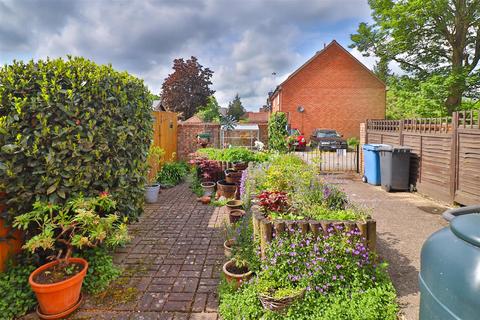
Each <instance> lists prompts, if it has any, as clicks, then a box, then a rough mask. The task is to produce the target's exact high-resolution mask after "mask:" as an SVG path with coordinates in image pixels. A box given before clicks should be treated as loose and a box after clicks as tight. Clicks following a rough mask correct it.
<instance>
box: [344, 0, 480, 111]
mask: <svg viewBox="0 0 480 320" xmlns="http://www.w3.org/2000/svg"><path fill="white" fill-rule="evenodd" d="M368 2H369V4H370V7H371V9H372V11H373V12H372V17H373V21H374V23H373V24H371V25H369V24H367V23H361V24H360V25H359V27H358V30H357V33H356V34H353V35H352V36H351V39H352V41H353V45H352V46H351V47H356V48H357V49H358V50H359V51H360V52H362V53H363V54H364V55H365V56H368V55H372V54H373V55H375V56H377V57H379V58H380V61H381V62H382V63H383V68H385V67H384V66H385V63H386V61H396V62H397V63H398V64H399V65H400V67H401V68H402V69H403V70H404V71H405V73H406V75H407V76H408V77H410V79H411V80H416V81H419V82H425V81H427V82H435V83H437V82H438V80H439V79H441V81H442V83H443V84H442V86H445V87H446V90H447V91H446V93H447V94H446V97H445V99H444V101H443V105H444V111H445V113H448V114H451V113H452V112H453V111H456V110H458V109H460V108H461V103H462V98H463V97H467V98H473V99H478V98H479V97H480V91H479V90H480V70H479V68H477V65H478V62H479V60H480V0H369V1H368ZM381 68H382V66H378V67H377V69H381ZM432 79H433V80H432Z"/></svg>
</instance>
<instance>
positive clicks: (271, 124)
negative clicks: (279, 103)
mask: <svg viewBox="0 0 480 320" xmlns="http://www.w3.org/2000/svg"><path fill="white" fill-rule="evenodd" d="M287 125H288V119H287V115H286V114H285V113H283V112H274V113H272V115H271V116H270V119H269V120H268V148H269V149H270V150H273V151H278V152H282V153H285V152H287V151H288V141H287V138H288V131H287Z"/></svg>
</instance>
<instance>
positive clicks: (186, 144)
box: [177, 122, 268, 160]
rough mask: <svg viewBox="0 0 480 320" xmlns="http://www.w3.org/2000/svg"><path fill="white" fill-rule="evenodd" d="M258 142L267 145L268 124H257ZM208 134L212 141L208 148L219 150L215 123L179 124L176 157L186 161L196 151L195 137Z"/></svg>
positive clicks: (218, 134) (218, 133) (218, 131)
mask: <svg viewBox="0 0 480 320" xmlns="http://www.w3.org/2000/svg"><path fill="white" fill-rule="evenodd" d="M258 127H259V136H260V141H262V142H263V143H264V144H265V146H267V145H268V124H267V123H258ZM204 132H210V133H211V136H212V141H211V143H210V145H209V147H215V148H220V125H219V124H216V123H188V122H187V123H179V124H178V135H177V156H178V159H179V160H186V159H188V155H189V154H190V153H193V152H195V151H197V149H198V148H199V147H200V146H199V145H198V144H197V135H198V134H200V133H204Z"/></svg>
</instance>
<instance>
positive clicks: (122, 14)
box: [0, 0, 373, 110]
mask: <svg viewBox="0 0 480 320" xmlns="http://www.w3.org/2000/svg"><path fill="white" fill-rule="evenodd" d="M369 15H370V11H369V7H368V4H367V0H137V1H134V0H131V1H127V0H116V1H113V0H75V1H74V0H37V1H34V0H0V63H1V64H4V63H9V62H11V61H12V60H13V59H17V60H19V59H23V60H28V59H32V58H33V59H39V58H45V57H47V56H49V57H62V56H65V55H67V54H72V55H81V56H84V57H87V58H89V59H92V60H94V61H96V62H97V63H102V64H104V63H112V65H113V66H114V67H115V68H117V69H120V70H127V71H128V72H130V73H132V74H134V75H136V76H138V77H140V78H143V79H144V80H145V82H146V84H147V85H148V86H149V88H150V90H151V91H152V92H153V93H159V92H160V88H161V85H162V82H163V80H164V79H165V77H166V76H167V75H168V73H170V72H171V66H172V60H173V59H174V58H177V57H184V58H188V57H190V56H192V55H194V56H196V57H197V58H198V59H199V61H200V63H201V64H202V65H204V66H208V67H209V68H210V69H212V70H213V71H214V78H213V83H214V85H213V88H214V89H215V90H216V93H215V96H216V97H217V99H218V101H219V102H220V104H221V105H222V106H226V105H227V104H228V101H229V100H231V99H232V98H233V97H234V95H235V94H236V93H238V94H239V95H240V97H241V98H242V101H243V104H244V106H246V107H247V109H249V110H256V109H258V108H259V107H260V106H262V105H263V104H264V103H265V100H266V97H267V93H268V91H270V90H272V89H273V88H274V87H275V85H276V84H278V83H280V82H281V81H282V80H283V79H284V78H286V77H287V76H288V74H289V73H291V72H292V71H294V70H295V69H296V68H297V67H298V66H300V65H301V64H302V63H303V62H304V61H305V60H307V59H308V58H310V57H311V56H312V55H314V54H315V52H316V51H317V50H320V49H322V48H323V45H324V43H329V42H330V41H331V40H333V39H335V40H337V41H338V42H339V43H340V44H342V45H343V46H345V47H347V46H348V45H349V44H350V37H349V36H350V34H351V33H353V32H355V30H356V28H357V26H358V23H359V22H361V21H369V20H370V17H369ZM352 53H353V54H354V55H355V56H356V57H358V58H360V59H361V60H362V61H363V62H364V63H365V64H367V65H368V66H369V67H370V66H371V65H372V63H373V62H372V59H371V58H368V59H367V58H363V57H361V55H360V54H358V52H352ZM272 73H276V75H272Z"/></svg>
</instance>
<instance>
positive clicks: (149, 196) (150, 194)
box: [145, 183, 160, 203]
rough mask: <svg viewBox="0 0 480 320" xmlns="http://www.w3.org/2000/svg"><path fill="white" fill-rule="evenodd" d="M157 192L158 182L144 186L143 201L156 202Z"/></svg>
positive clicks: (158, 188) (158, 190)
mask: <svg viewBox="0 0 480 320" xmlns="http://www.w3.org/2000/svg"><path fill="white" fill-rule="evenodd" d="M159 192H160V185H159V184H158V183H155V184H152V185H149V186H146V188H145V201H146V202H147V203H155V202H157V200H158V193H159Z"/></svg>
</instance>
